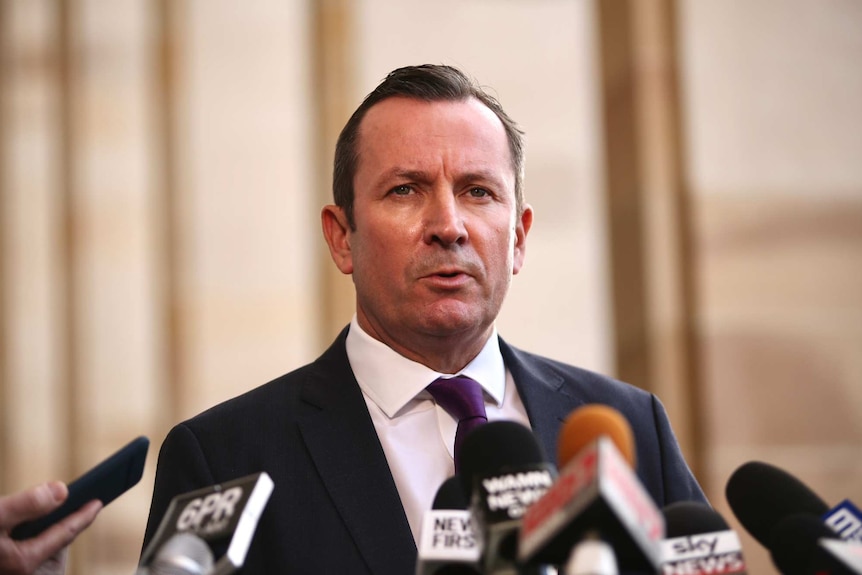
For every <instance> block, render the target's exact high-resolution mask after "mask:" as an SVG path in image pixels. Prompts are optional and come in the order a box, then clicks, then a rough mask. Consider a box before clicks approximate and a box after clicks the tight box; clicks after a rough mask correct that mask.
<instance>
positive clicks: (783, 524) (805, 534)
mask: <svg viewBox="0 0 862 575" xmlns="http://www.w3.org/2000/svg"><path fill="white" fill-rule="evenodd" d="M768 547H769V552H770V554H771V556H772V562H773V563H774V564H775V566H776V567H778V569H779V570H780V571H781V573H783V574H784V575H815V574H816V575H859V574H860V573H862V546H860V545H858V544H855V543H848V542H845V541H841V540H840V539H839V537H838V535H837V534H836V533H835V532H834V531H833V530H832V529H830V528H829V527H828V526H827V525H824V523H823V521H822V520H821V518H820V517H818V516H816V515H807V514H804V513H798V514H793V515H788V516H787V517H784V518H783V519H781V520H780V521H778V522H777V523H776V524H775V526H774V527H773V529H772V531H771V533H770V536H769V546H768Z"/></svg>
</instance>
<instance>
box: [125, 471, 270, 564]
mask: <svg viewBox="0 0 862 575" xmlns="http://www.w3.org/2000/svg"><path fill="white" fill-rule="evenodd" d="M272 489H273V482H272V479H271V478H270V476H269V475H268V474H267V473H266V472H261V473H255V474H252V475H248V476H246V477H241V478H239V479H234V480H233V481H228V482H226V483H221V484H218V485H212V486H210V487H204V488H202V489H198V490H195V491H191V492H188V493H184V494H181V495H177V496H176V497H174V498H173V499H172V500H171V503H170V505H169V506H168V509H167V511H166V512H165V516H164V518H163V519H162V522H161V523H160V524H159V528H158V530H157V531H156V534H155V535H154V536H153V539H152V541H150V543H149V545H147V548H146V549H144V552H143V554H142V555H141V561H140V564H139V565H140V567H142V568H149V572H150V573H151V574H156V573H158V574H159V575H161V573H165V574H166V575H167V574H170V575H174V573H176V575H187V574H188V575H191V574H196V571H194V570H189V571H164V572H162V571H157V570H155V569H156V568H159V563H157V562H158V560H159V558H160V557H161V558H163V559H164V558H165V557H171V558H172V561H174V563H177V562H180V563H182V564H183V565H186V566H190V565H192V562H195V561H198V559H196V557H198V555H195V554H196V553H197V550H196V549H197V544H196V543H195V544H193V543H190V541H191V540H190V539H189V538H188V537H182V538H179V539H176V537H177V535H179V534H186V535H192V536H194V537H195V538H196V539H200V540H201V541H204V542H207V543H208V544H209V545H212V544H213V543H215V542H221V541H224V540H228V546H227V552H226V553H225V554H224V556H223V557H222V558H221V559H219V560H218V562H217V563H215V564H214V565H212V567H211V568H209V569H207V570H205V571H203V573H205V574H206V575H228V574H230V573H233V572H234V571H236V570H237V569H239V568H240V567H242V566H243V564H244V563H245V557H246V554H247V553H248V548H249V546H250V545H251V539H252V536H253V535H254V531H255V529H256V528H257V523H258V520H259V519H260V516H261V514H262V513H263V509H264V507H266V504H267V502H268V501H269V497H270V495H271V494H272ZM208 550H209V549H208ZM180 558H185V559H188V560H189V561H188V562H183V561H182V560H181V559H180ZM162 563H164V562H162ZM198 564H200V563H198ZM163 568H167V567H163ZM189 568H191V569H194V567H189ZM139 571H140V570H139ZM144 572H146V571H144Z"/></svg>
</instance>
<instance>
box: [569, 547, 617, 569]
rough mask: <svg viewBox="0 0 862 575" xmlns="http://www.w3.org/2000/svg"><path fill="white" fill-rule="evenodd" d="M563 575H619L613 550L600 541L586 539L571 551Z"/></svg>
mask: <svg viewBox="0 0 862 575" xmlns="http://www.w3.org/2000/svg"><path fill="white" fill-rule="evenodd" d="M564 574H565V575H619V571H618V570H617V558H616V555H614V550H613V549H612V548H611V546H610V545H608V544H607V543H606V542H604V541H602V540H600V539H586V540H585V541H581V542H580V543H578V544H577V545H575V548H574V549H572V555H571V557H569V562H568V563H566V569H565V571H564Z"/></svg>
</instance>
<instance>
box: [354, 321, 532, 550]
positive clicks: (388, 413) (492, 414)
mask: <svg viewBox="0 0 862 575" xmlns="http://www.w3.org/2000/svg"><path fill="white" fill-rule="evenodd" d="M347 357H348V359H349V361H350V367H351V368H352V369H353V373H354V375H355V376H356V381H357V382H359V387H360V388H361V389H362V395H363V396H364V397H365V403H366V404H367V405H368V412H369V413H370V414H371V420H372V422H373V423H374V428H375V430H376V431H377V436H378V437H379V438H380V443H381V445H382V446H383V451H384V453H385V454H386V460H387V462H388V463H389V469H390V470H391V471H392V477H393V479H394V480H395V486H396V487H397V488H398V495H399V496H400V497H401V503H402V504H403V505H404V511H405V512H406V514H407V521H408V522H409V523H410V530H411V531H412V532H413V538H414V540H416V541H417V543H418V540H419V529H420V527H421V525H422V517H423V516H424V515H425V512H426V511H428V510H429V509H431V504H432V502H433V501H434V495H435V494H436V493H437V488H439V487H440V484H441V483H443V481H445V480H446V479H447V478H449V477H451V476H452V475H454V473H455V463H454V459H453V449H454V445H455V431H456V429H457V427H458V422H457V421H455V420H454V419H453V418H452V416H450V415H449V414H448V413H446V411H445V410H444V409H443V408H442V407H440V406H438V405H437V404H436V403H435V402H434V400H433V398H432V397H431V394H430V393H428V392H427V391H425V387H426V386H428V384H430V383H431V382H432V381H434V380H435V379H437V378H438V377H440V376H444V375H448V376H452V375H466V376H468V377H471V378H473V379H475V380H476V381H477V382H479V384H480V385H481V386H482V389H483V391H484V395H485V410H486V412H487V414H488V420H489V421H493V420H496V419H508V420H512V421H517V422H519V423H522V424H524V425H526V426H528V427H529V425H530V423H529V419H528V418H527V411H526V409H525V408H524V404H523V402H522V401H521V398H520V396H519V395H518V392H517V391H516V389H515V382H514V380H513V379H512V374H510V373H509V371H508V370H507V369H506V366H505V364H504V363H503V356H502V354H501V353H500V345H499V341H498V337H497V330H496V328H494V331H493V333H492V334H491V337H490V338H488V341H487V342H486V343H485V347H483V348H482V351H480V352H479V355H477V356H476V357H475V358H474V359H473V361H471V362H470V363H469V364H467V366H466V367H465V368H464V369H462V370H461V371H459V372H458V373H457V374H455V373H452V374H444V373H438V372H436V371H433V370H432V369H430V368H428V367H426V366H424V365H422V364H420V363H417V362H415V361H412V360H410V359H407V358H406V357H404V356H402V355H400V354H398V352H396V351H395V350H393V349H392V348H390V347H389V346H387V345H386V344H384V343H382V342H380V341H378V340H376V339H374V338H372V337H371V336H370V335H368V334H367V333H366V332H365V331H363V330H362V328H361V327H359V323H358V322H357V321H356V316H354V317H353V320H352V321H351V322H350V332H349V333H348V334H347ZM369 487H370V488H373V486H369Z"/></svg>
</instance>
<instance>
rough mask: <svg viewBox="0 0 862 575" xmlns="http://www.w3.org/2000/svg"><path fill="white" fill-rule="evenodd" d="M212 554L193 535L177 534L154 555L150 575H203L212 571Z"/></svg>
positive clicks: (205, 545)
mask: <svg viewBox="0 0 862 575" xmlns="http://www.w3.org/2000/svg"><path fill="white" fill-rule="evenodd" d="M212 567H213V554H212V551H210V548H209V545H207V543H206V541H204V540H203V539H201V538H200V537H198V536H197V535H195V534H194V533H188V532H182V533H177V534H176V535H174V536H173V537H171V538H170V539H168V540H167V541H166V542H165V544H164V545H163V546H162V548H161V549H159V551H158V553H156V556H155V558H154V559H153V562H152V564H151V565H150V575H205V574H206V573H209V572H210V571H211V570H212Z"/></svg>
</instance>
